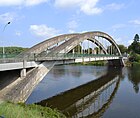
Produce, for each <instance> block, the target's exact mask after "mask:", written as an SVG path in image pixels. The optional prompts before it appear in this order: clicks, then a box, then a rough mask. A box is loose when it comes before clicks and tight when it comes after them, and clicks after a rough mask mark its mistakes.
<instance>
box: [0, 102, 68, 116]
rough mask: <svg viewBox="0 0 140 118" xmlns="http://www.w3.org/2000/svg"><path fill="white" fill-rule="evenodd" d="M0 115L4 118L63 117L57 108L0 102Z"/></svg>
mask: <svg viewBox="0 0 140 118" xmlns="http://www.w3.org/2000/svg"><path fill="white" fill-rule="evenodd" d="M0 116H3V117H4V118H65V116H64V115H63V114H61V113H59V112H58V111H57V110H52V109H51V108H48V107H42V106H38V105H34V104H33V105H25V104H13V103H9V102H3V103H0Z"/></svg>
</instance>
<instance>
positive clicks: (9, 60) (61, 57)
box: [0, 53, 118, 63]
mask: <svg viewBox="0 0 140 118" xmlns="http://www.w3.org/2000/svg"><path fill="white" fill-rule="evenodd" d="M84 57H87V58H88V57H118V56H116V55H109V54H72V53H67V54H65V53H55V54H49V55H40V54H35V53H27V54H22V55H17V56H15V57H11V58H0V63H16V62H23V61H24V60H26V61H41V60H42V61H43V60H64V59H76V58H84Z"/></svg>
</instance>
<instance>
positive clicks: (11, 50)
mask: <svg viewBox="0 0 140 118" xmlns="http://www.w3.org/2000/svg"><path fill="white" fill-rule="evenodd" d="M27 49H28V48H22V47H4V49H3V47H0V57H3V56H4V57H7V58H10V57H15V56H16V55H18V54H20V53H21V52H24V51H25V50H27ZM3 51H4V54H3Z"/></svg>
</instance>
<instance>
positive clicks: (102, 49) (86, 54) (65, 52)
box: [0, 31, 124, 102]
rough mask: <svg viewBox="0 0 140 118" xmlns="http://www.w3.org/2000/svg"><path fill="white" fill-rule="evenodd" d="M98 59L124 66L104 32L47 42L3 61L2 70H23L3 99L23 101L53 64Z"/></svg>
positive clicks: (0, 60) (4, 91) (0, 62)
mask: <svg viewBox="0 0 140 118" xmlns="http://www.w3.org/2000/svg"><path fill="white" fill-rule="evenodd" d="M99 60H105V61H108V62H109V65H112V66H124V62H123V59H122V55H121V52H120V50H119V48H118V46H117V43H116V42H115V40H114V39H113V38H112V37H111V36H109V35H108V34H106V33H104V32H99V31H94V32H86V33H77V34H76V33H75V34H64V35H59V36H56V37H53V38H50V39H47V40H45V41H43V42H41V43H39V44H37V45H35V46H33V47H31V48H30V49H29V50H27V51H26V52H24V53H22V54H20V55H17V56H16V57H15V58H4V59H0V67H1V68H0V71H9V70H19V69H20V70H21V71H20V75H19V79H17V81H15V83H14V84H13V83H12V84H10V85H8V86H7V87H5V88H4V89H3V90H1V91H0V98H1V99H7V100H10V101H14V102H19V101H22V102H24V101H26V99H27V98H28V96H29V95H30V94H31V92H32V90H33V89H34V88H35V86H36V85H37V84H38V83H39V82H40V81H41V80H42V79H43V78H44V76H45V75H46V74H47V73H48V72H49V71H50V70H51V68H53V66H54V65H58V64H70V63H78V62H89V61H99ZM27 69H30V71H27ZM15 88H16V89H15ZM3 93H4V94H3ZM15 96H16V97H15Z"/></svg>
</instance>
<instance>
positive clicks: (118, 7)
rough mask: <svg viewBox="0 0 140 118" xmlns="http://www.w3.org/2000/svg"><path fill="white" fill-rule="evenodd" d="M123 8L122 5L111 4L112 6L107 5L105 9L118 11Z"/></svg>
mask: <svg viewBox="0 0 140 118" xmlns="http://www.w3.org/2000/svg"><path fill="white" fill-rule="evenodd" d="M123 7H124V4H116V3H112V4H109V5H107V9H110V10H120V9H122V8H123Z"/></svg>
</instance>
